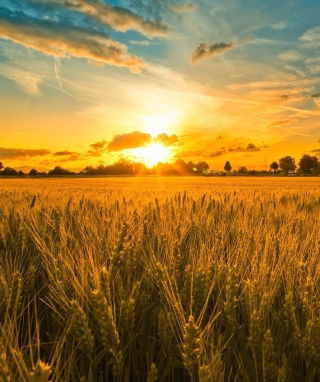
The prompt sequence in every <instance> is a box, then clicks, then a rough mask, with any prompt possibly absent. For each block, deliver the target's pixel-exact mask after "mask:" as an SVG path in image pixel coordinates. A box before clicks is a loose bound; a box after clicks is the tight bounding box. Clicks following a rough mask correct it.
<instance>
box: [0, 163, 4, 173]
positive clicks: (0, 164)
mask: <svg viewBox="0 0 320 382" xmlns="http://www.w3.org/2000/svg"><path fill="white" fill-rule="evenodd" d="M2 169H3V164H2V162H0V171H1V170H2Z"/></svg>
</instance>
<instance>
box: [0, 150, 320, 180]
mask: <svg viewBox="0 0 320 382" xmlns="http://www.w3.org/2000/svg"><path fill="white" fill-rule="evenodd" d="M269 168H270V170H269V171H260V172H258V171H256V170H247V168H246V167H245V166H240V167H239V168H238V170H234V173H238V174H249V175H256V174H259V173H260V174H265V173H270V172H273V174H274V175H276V174H279V173H283V174H284V175H288V174H289V173H290V172H295V173H296V174H297V175H299V174H312V175H318V174H319V173H320V162H319V159H318V158H317V157H316V156H311V155H309V154H304V155H303V156H302V157H301V158H300V160H299V163H298V165H296V163H295V159H294V158H293V157H291V156H285V157H283V158H281V159H279V162H276V161H274V162H272V163H271V164H270V166H269ZM231 170H232V166H231V164H230V162H229V161H227V162H226V163H225V165H224V171H225V172H224V173H223V172H222V173H223V174H230V173H231ZM200 174H206V175H212V174H213V172H212V171H211V172H210V171H209V165H208V163H207V162H204V161H200V162H198V163H194V162H192V161H189V162H186V161H184V160H183V159H177V160H176V161H175V162H174V163H167V162H166V163H162V162H159V163H158V164H156V165H155V166H153V167H152V168H151V169H150V168H148V167H147V166H146V165H145V164H144V163H141V162H130V161H128V160H126V159H123V158H121V159H120V160H119V161H117V162H115V163H113V164H108V165H103V164H100V165H98V166H96V167H94V166H86V167H85V168H84V169H83V170H81V171H80V172H78V173H77V172H73V171H70V170H67V169H64V168H62V167H61V166H56V167H55V168H54V169H52V170H49V171H48V172H38V171H37V170H36V169H34V168H33V169H32V170H30V171H29V172H28V173H24V172H23V171H21V170H20V171H17V170H15V169H14V168H11V167H4V166H3V163H2V162H0V175H1V176H25V175H29V176H66V175H88V176H95V175H131V176H134V175H200Z"/></svg>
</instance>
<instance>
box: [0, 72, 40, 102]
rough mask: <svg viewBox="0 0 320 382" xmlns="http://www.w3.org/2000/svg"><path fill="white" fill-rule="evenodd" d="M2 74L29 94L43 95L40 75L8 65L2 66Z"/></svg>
mask: <svg viewBox="0 0 320 382" xmlns="http://www.w3.org/2000/svg"><path fill="white" fill-rule="evenodd" d="M0 74H1V75H2V76H3V77H6V78H8V79H9V80H12V81H14V82H15V83H16V84H17V85H18V87H19V88H20V89H21V90H22V91H24V92H25V93H27V94H30V95H41V90H40V88H39V85H40V83H41V82H42V77H41V75H39V74H31V73H30V72H28V71H27V70H24V69H21V68H18V67H14V66H11V65H7V64H0Z"/></svg>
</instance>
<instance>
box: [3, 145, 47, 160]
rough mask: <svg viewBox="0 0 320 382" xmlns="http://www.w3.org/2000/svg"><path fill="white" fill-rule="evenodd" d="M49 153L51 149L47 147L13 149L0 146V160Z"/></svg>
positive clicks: (39, 155)
mask: <svg viewBox="0 0 320 382" xmlns="http://www.w3.org/2000/svg"><path fill="white" fill-rule="evenodd" d="M49 154H51V151H50V150H47V149H14V148H6V147H0V160H3V159H22V158H30V157H41V156H45V155H49Z"/></svg>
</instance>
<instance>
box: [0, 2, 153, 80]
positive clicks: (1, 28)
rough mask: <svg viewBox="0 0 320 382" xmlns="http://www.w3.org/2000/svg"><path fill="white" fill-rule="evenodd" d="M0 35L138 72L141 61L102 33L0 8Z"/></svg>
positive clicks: (43, 49)
mask: <svg viewBox="0 0 320 382" xmlns="http://www.w3.org/2000/svg"><path fill="white" fill-rule="evenodd" d="M0 37H1V38H3V39H6V40H12V41H14V42H16V43H19V44H22V45H24V46H26V47H29V48H32V49H35V50H38V51H41V52H43V53H45V54H47V55H52V56H56V57H67V56H74V57H81V58H86V59H87V60H88V61H89V62H90V61H91V60H93V61H97V62H101V63H104V64H108V65H114V66H119V67H127V68H128V69H130V71H131V72H134V73H139V72H140V71H141V68H143V67H144V66H145V63H144V62H143V60H142V59H141V58H139V57H136V56H134V55H132V54H128V53H127V47H126V46H125V45H124V44H121V43H119V42H117V41H115V40H113V39H112V38H111V37H110V36H108V35H107V34H105V33H102V32H98V31H96V30H94V29H90V28H88V29H86V28H82V27H79V26H76V25H74V24H66V23H60V22H58V21H53V20H43V19H41V20H40V19H37V18H34V17H30V16H27V15H26V14H24V13H22V12H11V11H9V10H7V9H5V8H0Z"/></svg>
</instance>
